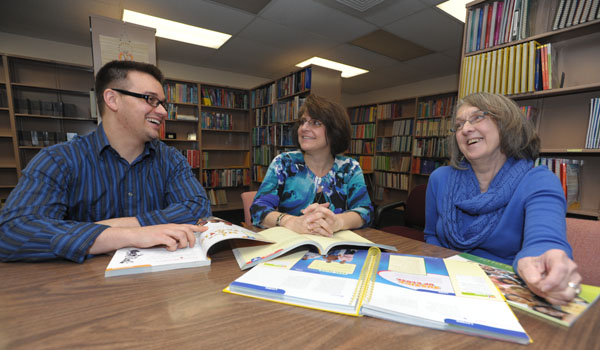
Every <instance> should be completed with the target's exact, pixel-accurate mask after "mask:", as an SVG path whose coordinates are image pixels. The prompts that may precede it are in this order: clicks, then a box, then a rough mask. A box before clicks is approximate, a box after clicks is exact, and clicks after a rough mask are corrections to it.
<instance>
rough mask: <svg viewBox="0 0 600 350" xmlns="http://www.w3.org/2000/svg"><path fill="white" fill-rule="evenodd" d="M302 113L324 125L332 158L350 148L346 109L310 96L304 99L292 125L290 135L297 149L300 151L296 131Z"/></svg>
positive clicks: (348, 121) (321, 98)
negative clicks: (296, 120) (292, 128)
mask: <svg viewBox="0 0 600 350" xmlns="http://www.w3.org/2000/svg"><path fill="white" fill-rule="evenodd" d="M304 113H306V114H308V115H309V116H310V117H311V119H316V120H318V121H320V122H322V123H323V125H325V128H326V133H325V136H326V137H327V144H328V145H329V147H330V149H331V155H332V156H334V157H335V156H336V155H337V154H340V153H343V152H344V151H346V150H347V149H348V147H350V137H351V136H350V135H351V126H350V117H349V116H348V112H346V108H344V107H343V106H342V105H340V104H339V103H336V102H333V101H330V100H328V99H326V98H324V97H320V96H317V95H314V94H311V95H309V96H308V97H307V98H306V101H304V104H303V105H302V107H301V108H300V110H299V111H298V116H297V119H298V122H296V124H295V125H294V131H293V133H292V138H293V140H294V144H295V145H296V147H298V149H300V143H299V142H298V129H299V128H300V125H301V124H300V120H301V118H302V116H303V115H304Z"/></svg>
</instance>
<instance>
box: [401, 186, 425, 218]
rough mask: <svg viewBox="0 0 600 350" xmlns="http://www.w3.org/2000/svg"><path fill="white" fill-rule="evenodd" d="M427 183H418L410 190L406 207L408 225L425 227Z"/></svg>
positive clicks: (405, 215) (405, 213)
mask: <svg viewBox="0 0 600 350" xmlns="http://www.w3.org/2000/svg"><path fill="white" fill-rule="evenodd" d="M426 193H427V184H423V185H418V186H416V187H414V188H413V189H412V191H410V193H409V195H408V198H407V199H406V207H405V208H404V222H405V224H406V226H410V227H420V228H421V229H423V228H425V195H426Z"/></svg>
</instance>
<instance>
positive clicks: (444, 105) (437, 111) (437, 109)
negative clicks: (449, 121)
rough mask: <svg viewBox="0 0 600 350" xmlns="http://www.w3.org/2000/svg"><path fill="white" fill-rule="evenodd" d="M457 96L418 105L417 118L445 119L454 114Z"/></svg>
mask: <svg viewBox="0 0 600 350" xmlns="http://www.w3.org/2000/svg"><path fill="white" fill-rule="evenodd" d="M454 106H456V96H448V97H444V98H437V99H434V100H429V101H421V102H419V103H418V104H417V118H428V117H443V116H449V115H452V113H454Z"/></svg>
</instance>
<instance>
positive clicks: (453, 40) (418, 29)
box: [385, 8, 464, 51]
mask: <svg viewBox="0 0 600 350" xmlns="http://www.w3.org/2000/svg"><path fill="white" fill-rule="evenodd" d="M463 28H464V24H463V23H462V22H459V21H457V20H456V19H454V17H451V16H449V15H446V14H444V13H442V11H440V10H436V9H433V8H428V9H425V10H423V11H420V12H417V13H415V14H412V15H410V16H408V17H405V18H403V19H401V20H399V21H396V22H394V23H392V24H390V25H388V26H386V27H385V29H386V30H388V31H389V32H391V33H394V34H396V35H398V36H399V37H401V38H404V39H407V40H410V41H413V42H418V43H420V44H421V45H422V46H424V47H426V48H428V49H431V50H434V51H442V50H446V49H449V48H452V47H456V46H457V45H458V46H461V45H462V35H463Z"/></svg>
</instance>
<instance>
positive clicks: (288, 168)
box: [250, 151, 373, 227]
mask: <svg viewBox="0 0 600 350" xmlns="http://www.w3.org/2000/svg"><path fill="white" fill-rule="evenodd" d="M320 187H322V192H319V193H317V192H318V191H317V189H318V188H320ZM315 202H318V203H325V202H329V209H331V210H332V211H333V212H334V213H336V214H339V213H343V212H346V211H349V210H351V211H354V212H356V213H358V214H359V215H360V216H361V218H362V219H363V221H364V225H363V227H367V226H369V225H370V224H371V221H372V218H373V204H372V202H371V198H369V193H368V192H367V186H366V185H365V179H364V177H363V172H362V169H361V168H360V165H359V164H358V162H357V161H356V160H354V159H352V158H349V157H344V156H336V157H335V161H334V163H333V167H332V168H331V170H330V171H329V172H328V173H327V174H326V175H325V176H323V177H318V176H316V175H315V174H314V173H313V172H312V171H311V170H310V169H309V168H308V167H307V166H306V163H305V162H304V155H303V154H302V152H300V151H293V152H287V153H282V154H280V155H278V156H277V157H275V159H273V161H272V162H271V165H270V166H269V169H268V170H267V174H266V175H265V178H264V180H263V182H262V185H261V186H260V188H259V189H258V192H257V194H256V197H255V198H254V202H253V203H252V206H251V207H250V213H251V214H252V223H253V224H254V225H255V226H261V225H260V223H261V222H262V221H263V219H264V218H265V216H267V214H269V213H270V212H272V211H274V210H278V211H280V212H282V213H289V214H291V215H296V216H299V215H302V213H301V212H300V211H301V210H302V209H304V208H306V207H307V206H309V205H310V204H312V203H315Z"/></svg>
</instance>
